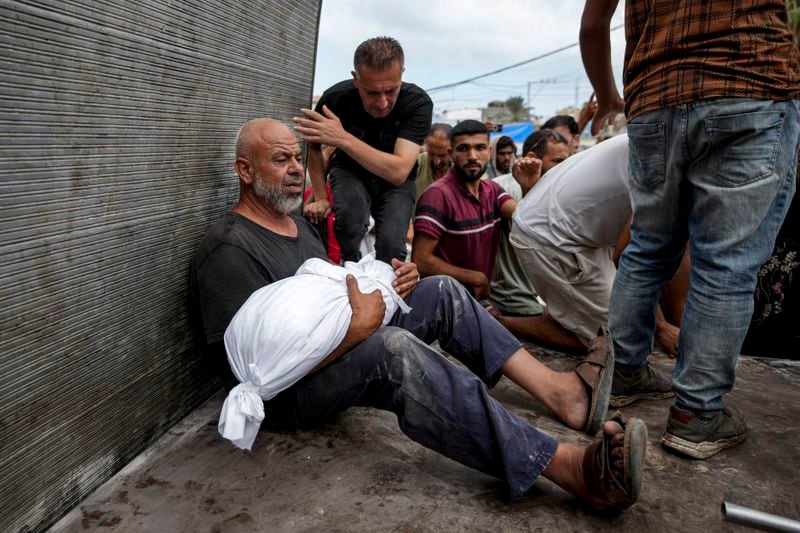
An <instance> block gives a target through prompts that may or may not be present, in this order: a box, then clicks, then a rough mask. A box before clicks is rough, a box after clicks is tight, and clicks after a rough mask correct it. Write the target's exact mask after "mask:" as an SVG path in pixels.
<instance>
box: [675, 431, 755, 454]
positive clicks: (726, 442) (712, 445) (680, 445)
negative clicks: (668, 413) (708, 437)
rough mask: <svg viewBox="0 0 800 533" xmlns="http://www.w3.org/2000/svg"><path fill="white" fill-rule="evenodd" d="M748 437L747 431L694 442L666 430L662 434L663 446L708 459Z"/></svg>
mask: <svg viewBox="0 0 800 533" xmlns="http://www.w3.org/2000/svg"><path fill="white" fill-rule="evenodd" d="M746 438H747V433H742V434H741V435H735V436H733V437H728V438H727V439H719V440H715V441H704V442H692V441H690V440H686V439H682V438H680V437H678V436H676V435H674V434H672V433H669V432H665V433H664V435H662V436H661V446H663V447H664V448H667V449H668V450H671V451H676V452H678V453H681V454H683V455H686V456H688V457H691V458H692V459H708V458H709V457H711V456H712V455H715V454H717V453H719V452H721V451H722V450H725V449H727V448H732V447H733V446H736V445H737V444H741V443H742V442H744V440H745V439H746Z"/></svg>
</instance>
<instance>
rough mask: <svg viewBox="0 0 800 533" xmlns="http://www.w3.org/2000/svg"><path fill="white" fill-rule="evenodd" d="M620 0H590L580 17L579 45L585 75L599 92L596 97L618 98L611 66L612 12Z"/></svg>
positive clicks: (605, 99)
mask: <svg viewBox="0 0 800 533" xmlns="http://www.w3.org/2000/svg"><path fill="white" fill-rule="evenodd" d="M616 7H617V0H587V2H586V7H585V8H584V12H583V17H582V18H581V30H580V47H581V58H582V59H583V66H584V68H585V69H586V75H587V76H588V77H589V81H590V82H591V83H592V87H593V88H594V90H595V93H596V94H597V100H598V101H602V102H610V101H615V100H617V99H619V97H620V96H619V91H618V89H617V84H616V82H615V81H614V71H613V70H612V68H611V33H610V25H611V16H612V15H613V14H614V11H615V10H616Z"/></svg>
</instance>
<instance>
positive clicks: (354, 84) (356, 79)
mask: <svg viewBox="0 0 800 533" xmlns="http://www.w3.org/2000/svg"><path fill="white" fill-rule="evenodd" d="M350 75H351V76H353V86H354V87H355V88H356V89H358V72H356V71H355V70H351V71H350Z"/></svg>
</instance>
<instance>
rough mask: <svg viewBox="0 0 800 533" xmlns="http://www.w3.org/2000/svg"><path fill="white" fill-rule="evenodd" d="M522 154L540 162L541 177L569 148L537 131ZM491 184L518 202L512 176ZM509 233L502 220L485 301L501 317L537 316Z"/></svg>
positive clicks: (533, 293) (538, 308)
mask: <svg viewBox="0 0 800 533" xmlns="http://www.w3.org/2000/svg"><path fill="white" fill-rule="evenodd" d="M522 153H523V154H525V155H527V156H528V157H536V158H538V159H540V160H541V161H542V175H544V174H545V173H547V171H548V170H550V169H551V168H553V167H554V166H556V165H557V164H559V163H560V162H562V161H563V160H565V159H566V158H567V157H569V147H568V144H567V140H566V139H565V138H564V137H562V136H561V135H560V134H558V133H556V132H554V131H553V130H539V131H536V132H534V133H532V134H530V135H529V136H528V138H527V139H525V143H524V144H523V145H522ZM494 181H495V182H497V184H498V185H500V187H502V188H503V189H504V190H505V191H506V192H507V193H508V194H509V195H511V197H512V198H513V199H514V200H516V201H517V202H519V201H520V200H522V187H521V186H520V184H519V183H518V182H517V180H516V179H515V178H514V176H512V175H511V174H505V175H503V176H498V177H497V178H495V180H494ZM510 232H511V220H510V219H504V220H502V221H501V222H500V242H499V245H498V248H497V259H496V260H495V265H494V277H493V278H492V284H491V292H490V293H489V300H490V301H491V303H492V307H494V308H495V309H497V310H498V311H499V313H502V315H505V316H536V315H541V314H542V306H541V304H540V303H539V302H538V300H537V298H536V290H535V289H534V287H533V284H532V283H531V281H530V280H529V279H528V275H527V274H525V271H524V270H523V269H522V266H521V265H520V264H519V261H518V260H517V254H516V253H515V252H514V248H513V247H512V246H511V243H510V242H508V236H509V233H510ZM493 312H494V311H493Z"/></svg>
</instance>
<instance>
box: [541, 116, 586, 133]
mask: <svg viewBox="0 0 800 533" xmlns="http://www.w3.org/2000/svg"><path fill="white" fill-rule="evenodd" d="M559 126H563V127H565V128H567V129H568V130H569V132H570V133H571V134H573V135H575V134H577V133H579V132H578V123H577V122H576V121H575V119H574V118H572V117H571V116H569V115H556V116H554V117H550V118H549V119H547V122H545V123H544V124H543V125H542V128H546V129H548V130H552V129H555V128H558V127H559Z"/></svg>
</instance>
